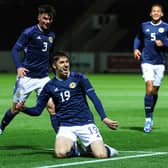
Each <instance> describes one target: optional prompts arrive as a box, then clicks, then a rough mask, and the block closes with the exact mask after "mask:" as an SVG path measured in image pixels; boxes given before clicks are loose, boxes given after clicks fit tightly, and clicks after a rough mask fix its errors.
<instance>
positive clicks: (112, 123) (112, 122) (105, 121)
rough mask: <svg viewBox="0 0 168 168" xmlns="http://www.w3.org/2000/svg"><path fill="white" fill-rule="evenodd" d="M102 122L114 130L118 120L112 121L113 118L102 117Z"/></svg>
mask: <svg viewBox="0 0 168 168" xmlns="http://www.w3.org/2000/svg"><path fill="white" fill-rule="evenodd" d="M103 122H104V123H105V124H106V125H107V126H108V127H109V128H111V129H113V130H116V129H117V128H118V122H117V121H114V120H111V119H109V118H107V117H106V118H104V119H103Z"/></svg>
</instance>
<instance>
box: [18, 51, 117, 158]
mask: <svg viewBox="0 0 168 168" xmlns="http://www.w3.org/2000/svg"><path fill="white" fill-rule="evenodd" d="M51 64H52V68H53V71H54V73H55V77H54V78H53V79H52V80H51V81H49V82H48V83H47V84H46V85H45V87H44V88H43V90H42V92H41V94H40V96H39V97H38V101H37V104H36V106H35V107H32V108H28V107H22V104H20V105H19V104H18V106H17V108H19V109H21V110H22V111H23V112H24V113H26V114H28V115H32V116H36V115H40V114H41V112H42V111H43V109H44V107H45V106H46V103H47V102H48V100H49V98H50V97H52V99H53V101H54V104H55V105H56V106H55V110H56V114H55V119H54V122H52V124H53V128H54V130H55V132H56V133H57V134H56V142H55V155H56V157H58V158H64V157H68V156H78V155H81V153H79V151H78V149H77V148H75V146H76V145H75V144H76V142H77V139H78V138H79V139H80V140H81V142H82V143H83V145H84V146H85V147H86V148H87V149H89V150H87V152H86V153H88V151H90V152H91V153H92V156H94V157H96V158H107V157H110V156H115V155H117V154H118V151H117V150H115V149H114V148H111V147H110V146H108V145H104V143H103V138H102V136H101V134H100V132H99V129H98V128H97V126H96V125H95V123H94V118H93V114H92V112H91V111H90V108H89V106H88V103H87V100H86V95H87V96H88V97H89V98H90V100H91V101H92V102H93V104H94V106H95V108H96V110H97V112H98V114H99V115H100V118H101V120H102V122H103V123H104V124H106V125H107V126H108V127H109V128H111V129H114V130H116V129H117V126H118V123H117V121H114V120H111V119H109V118H108V117H107V116H106V114H105V111H104V108H103V106H102V103H101V101H100V100H99V98H98V97H97V95H96V93H95V91H94V88H93V87H92V85H91V83H90V82H89V80H88V79H87V77H86V76H85V75H83V74H81V73H77V72H70V69H69V68H70V63H69V58H68V56H67V54H66V53H65V52H62V51H59V52H56V53H54V54H53V56H52V57H51ZM74 149H76V150H74ZM85 156H86V154H85Z"/></svg>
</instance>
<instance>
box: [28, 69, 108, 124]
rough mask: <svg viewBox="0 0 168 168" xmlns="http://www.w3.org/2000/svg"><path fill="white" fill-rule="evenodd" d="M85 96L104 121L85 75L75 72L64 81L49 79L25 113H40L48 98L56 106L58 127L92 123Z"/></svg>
mask: <svg viewBox="0 0 168 168" xmlns="http://www.w3.org/2000/svg"><path fill="white" fill-rule="evenodd" d="M86 95H88V97H89V98H90V99H91V100H92V102H93V104H94V106H95V108H96V110H97V112H98V113H99V115H100V117H101V119H104V118H105V117H106V114H105V112H104V109H103V106H102V104H101V102H100V100H99V98H98V97H97V95H96V93H95V91H94V89H93V87H92V85H91V83H90V82H89V80H88V79H87V78H86V76H85V75H83V74H81V73H77V72H71V73H70V75H69V77H68V78H67V79H66V80H60V79H57V78H53V79H51V80H50V81H49V82H48V83H47V84H46V85H45V87H44V89H43V90H42V92H41V94H40V96H39V97H38V100H37V105H36V106H35V107H32V108H26V111H30V112H31V111H32V113H35V112H37V113H41V112H42V111H43V109H44V108H45V106H46V104H47V102H48V100H49V98H50V97H52V99H53V101H54V104H55V105H56V106H55V107H56V122H57V125H58V126H77V125H84V124H89V123H94V118H93V114H92V112H91V111H90V108H89V106H88V103H87V100H86Z"/></svg>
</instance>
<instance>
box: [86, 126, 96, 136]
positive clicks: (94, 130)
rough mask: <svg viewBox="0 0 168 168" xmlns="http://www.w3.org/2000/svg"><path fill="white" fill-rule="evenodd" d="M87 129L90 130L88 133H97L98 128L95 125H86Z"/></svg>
mask: <svg viewBox="0 0 168 168" xmlns="http://www.w3.org/2000/svg"><path fill="white" fill-rule="evenodd" d="M88 130H89V131H90V134H97V133H98V129H97V127H94V126H93V127H88Z"/></svg>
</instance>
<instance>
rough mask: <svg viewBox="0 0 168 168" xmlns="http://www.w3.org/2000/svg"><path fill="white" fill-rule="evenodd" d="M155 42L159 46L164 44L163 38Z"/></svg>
mask: <svg viewBox="0 0 168 168" xmlns="http://www.w3.org/2000/svg"><path fill="white" fill-rule="evenodd" d="M155 44H156V46H157V47H162V46H163V42H162V41H161V40H156V41H155Z"/></svg>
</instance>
